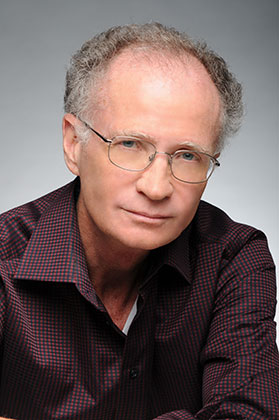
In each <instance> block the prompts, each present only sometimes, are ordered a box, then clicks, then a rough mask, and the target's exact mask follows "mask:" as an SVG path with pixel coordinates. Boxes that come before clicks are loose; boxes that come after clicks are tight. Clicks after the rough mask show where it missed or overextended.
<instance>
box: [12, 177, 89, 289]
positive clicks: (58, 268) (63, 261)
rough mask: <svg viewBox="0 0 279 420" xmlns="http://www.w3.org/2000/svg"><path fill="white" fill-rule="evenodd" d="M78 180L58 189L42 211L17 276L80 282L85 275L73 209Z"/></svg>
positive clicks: (83, 258)
mask: <svg viewBox="0 0 279 420" xmlns="http://www.w3.org/2000/svg"><path fill="white" fill-rule="evenodd" d="M76 188H78V180H75V181H74V182H71V183H70V184H68V185H66V186H65V187H63V188H61V189H60V190H58V193H56V194H55V198H54V199H51V200H50V204H49V206H48V207H47V209H46V210H45V211H44V212H43V213H42V215H41V217H40V219H39V221H38V224H37V226H36V228H35V230H34V231H33V234H32V236H31V238H30V240H29V242H28V245H27V247H26V249H25V252H24V254H23V257H22V259H21V263H20V265H19V267H18V270H17V272H16V274H15V278H17V279H28V280H45V281H57V282H80V281H81V280H82V279H84V278H85V277H86V278H88V274H87V265H86V262H85V256H84V251H83V246H82V244H81V239H80V234H79V229H78V225H77V217H76V209H75V207H76V206H75V189H76Z"/></svg>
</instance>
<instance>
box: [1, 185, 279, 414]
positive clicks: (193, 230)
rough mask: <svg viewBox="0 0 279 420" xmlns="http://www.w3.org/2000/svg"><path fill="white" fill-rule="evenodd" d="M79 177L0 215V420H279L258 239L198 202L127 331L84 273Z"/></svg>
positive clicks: (145, 287) (268, 272)
mask: <svg viewBox="0 0 279 420" xmlns="http://www.w3.org/2000/svg"><path fill="white" fill-rule="evenodd" d="M77 188H78V179H77V180H76V181H74V182H73V183H71V184H68V185H67V186H65V187H63V188H61V189H59V190H57V191H55V192H53V193H51V194H48V195H47V196H45V197H43V198H40V199H38V200H36V201H34V202H32V203H29V204H26V205H24V206H21V207H19V208H16V209H14V210H11V211H9V212H7V213H5V214H3V215H2V216H1V217H0V240H1V246H0V415H2V416H3V415H6V416H9V417H12V418H15V419H19V420H32V419H34V420H44V419H59V420H74V419H75V420H77V419H78V420H87V419H94V420H106V419H107V420H112V419H114V420H151V419H157V420H159V419H160V420H175V419H177V420H178V419H181V420H186V419H187V420H191V419H192V420H193V419H198V420H209V419H211V420H213V419H219V420H220V419H238V420H241V419H242V420H244V419H247V420H248V419H249V420H260V419H261V420H262V419H266V420H267V419H274V420H275V419H279V409H278V407H279V376H278V369H279V359H278V351H277V348H276V344H275V334H276V330H275V323H274V321H273V318H274V313H275V274H274V264H273V261H272V258H271V256H270V253H269V251H268V247H267V244H266V239H265V237H264V235H263V234H262V233H261V232H259V231H257V230H256V229H253V228H251V227H248V226H245V225H241V224H238V223H235V222H233V221H232V220H231V219H230V218H229V217H228V216H227V215H226V214H224V213H223V212H222V211H221V210H219V209H217V208H215V207H213V206H211V205H209V204H207V203H204V202H201V203H200V206H199V208H198V211H197V214H196V216H195V218H194V220H193V221H192V223H191V224H190V226H189V227H188V228H187V229H186V230H185V231H184V232H183V233H182V234H181V236H180V237H179V238H178V239H177V240H175V241H174V242H172V243H171V244H169V245H167V246H165V247H163V248H161V249H158V250H155V251H152V252H151V253H150V255H149V257H148V261H147V264H146V267H147V268H146V272H145V273H144V275H143V278H142V282H141V286H140V290H139V300H138V312H137V315H136V317H135V319H134V320H133V322H132V325H131V327H130V330H129V332H128V335H127V336H125V335H124V334H123V333H122V332H121V331H120V330H119V329H118V328H117V327H116V326H115V325H114V324H113V323H112V321H111V319H110V317H109V316H108V314H107V312H106V310H105V308H104V306H103V305H102V302H101V301H100V300H99V299H98V297H97V296H96V294H95V291H94V289H93V287H92V284H91V282H90V280H89V277H88V272H87V265H86V261H85V256H84V250H83V247H82V244H81V240H80V236H79V230H78V225H77V220H76V212H75V198H74V196H75V194H74V191H76V189H77Z"/></svg>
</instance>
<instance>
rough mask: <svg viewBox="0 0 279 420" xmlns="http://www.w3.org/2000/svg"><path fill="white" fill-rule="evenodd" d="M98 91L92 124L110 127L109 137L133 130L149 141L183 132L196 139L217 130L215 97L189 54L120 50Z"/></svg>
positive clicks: (211, 85)
mask: <svg viewBox="0 0 279 420" xmlns="http://www.w3.org/2000/svg"><path fill="white" fill-rule="evenodd" d="M100 92H102V93H101V95H100V97H99V104H100V105H101V106H100V108H99V109H100V110H101V112H98V117H99V118H98V117H97V120H99V123H100V124H101V125H102V127H103V126H104V125H106V126H107V127H108V128H110V127H111V128H112V130H113V129H116V131H115V132H113V134H115V133H117V130H118V129H122V130H129V129H136V130H139V131H140V132H143V133H144V132H146V134H147V135H148V136H151V137H160V134H162V136H164V135H168V136H170V135H171V136H174V137H175V136H176V135H177V136H178V137H180V136H181V135H182V133H183V132H184V133H185V132H188V134H189V135H190V136H191V137H194V138H197V137H202V133H204V135H205V136H206V135H207V134H208V133H211V132H212V131H215V132H216V131H217V126H219V120H220V108H221V104H220V98H219V93H218V91H217V88H216V87H215V85H214V83H213V82H212V80H211V78H210V76H209V75H208V73H207V71H206V69H205V68H204V66H203V65H202V64H201V63H200V62H199V61H198V60H197V59H196V58H194V57H191V56H183V57H173V56H170V55H169V56H163V55H162V54H156V53H153V54H152V55H150V54H149V55H147V54H146V51H142V50H140V49H137V50H135V51H134V50H133V51H126V52H124V53H122V54H121V55H119V56H118V57H116V58H115V59H114V60H113V62H112V63H111V65H110V67H109V68H108V71H107V73H106V75H105V77H104V79H103V80H102V89H101V90H100ZM100 127H101V126H100ZM102 129H103V128H102Z"/></svg>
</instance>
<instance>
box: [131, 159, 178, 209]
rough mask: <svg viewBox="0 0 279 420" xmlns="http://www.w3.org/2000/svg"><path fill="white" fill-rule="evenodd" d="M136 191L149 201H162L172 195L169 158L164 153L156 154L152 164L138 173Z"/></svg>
mask: <svg viewBox="0 0 279 420" xmlns="http://www.w3.org/2000/svg"><path fill="white" fill-rule="evenodd" d="M139 174H140V175H139V178H138V180H137V184H136V187H137V191H138V192H140V193H142V194H144V195H146V196H147V197H148V198H149V199H150V200H156V201H159V200H164V199H165V198H169V197H170V196H171V195H172V193H173V185H172V179H173V178H172V175H171V169H170V165H169V157H168V155H167V154H165V153H158V152H157V154H156V156H155V157H154V160H153V162H152V164H151V165H150V166H149V167H148V168H147V169H145V170H144V171H143V172H140V173H139Z"/></svg>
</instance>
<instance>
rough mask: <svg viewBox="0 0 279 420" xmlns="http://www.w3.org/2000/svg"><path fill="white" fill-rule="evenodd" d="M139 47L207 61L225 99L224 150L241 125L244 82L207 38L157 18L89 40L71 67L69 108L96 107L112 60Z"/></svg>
mask: <svg viewBox="0 0 279 420" xmlns="http://www.w3.org/2000/svg"><path fill="white" fill-rule="evenodd" d="M138 47H145V53H146V51H150V50H151V54H152V52H153V53H154V51H156V52H157V53H158V52H159V53H161V54H163V55H164V54H168V56H170V55H171V56H176V57H183V56H189V55H190V56H194V57H196V58H197V59H198V60H199V61H200V62H201V63H202V64H203V65H204V67H205V68H206V70H207V72H208V74H209V75H210V77H211V79H212V81H213V82H214V84H215V86H216V88H217V90H218V92H219V95H220V99H221V103H222V115H221V122H220V131H219V136H218V146H217V148H218V151H220V150H221V149H222V147H223V143H224V139H225V138H227V137H230V136H232V135H233V134H235V133H236V132H237V130H238V129H239V127H240V125H241V120H242V116H243V104H242V88H241V84H240V83H239V82H238V81H237V80H236V78H235V76H234V75H233V74H232V73H231V72H230V70H229V69H228V66H227V64H226V62H225V60H224V59H223V58H222V57H220V56H219V55H218V54H216V53H215V52H214V51H212V50H211V49H209V48H208V46H207V44H206V43H205V42H200V41H194V40H192V39H191V38H190V37H189V36H188V35H187V34H185V33H183V32H178V31H177V30H176V29H174V28H169V27H166V26H164V25H162V24H160V23H157V22H152V23H146V24H142V25H140V24H131V25H124V26H116V27H113V28H110V29H108V30H107V31H105V32H102V33H101V34H98V35H96V36H94V37H93V38H92V39H90V40H89V41H87V42H85V43H84V44H83V45H82V47H81V49H80V50H78V51H77V52H76V53H75V54H74V55H73V56H72V59H71V63H70V67H69V69H68V71H67V75H66V88H65V95H64V109H65V112H67V113H72V114H74V115H76V116H79V117H83V118H84V116H85V115H86V114H88V113H89V111H90V109H92V106H93V105H92V98H93V97H95V98H97V96H98V95H97V94H96V92H97V90H98V89H97V84H98V82H100V81H101V80H102V77H103V76H104V75H105V73H106V70H107V69H108V66H109V64H110V63H111V61H112V60H113V59H114V58H115V57H116V56H118V55H119V54H120V53H121V52H123V51H124V50H126V49H131V50H132V49H135V48H138ZM98 87H100V86H98ZM94 88H95V92H94ZM92 93H93V96H92ZM96 101H97V99H96Z"/></svg>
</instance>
